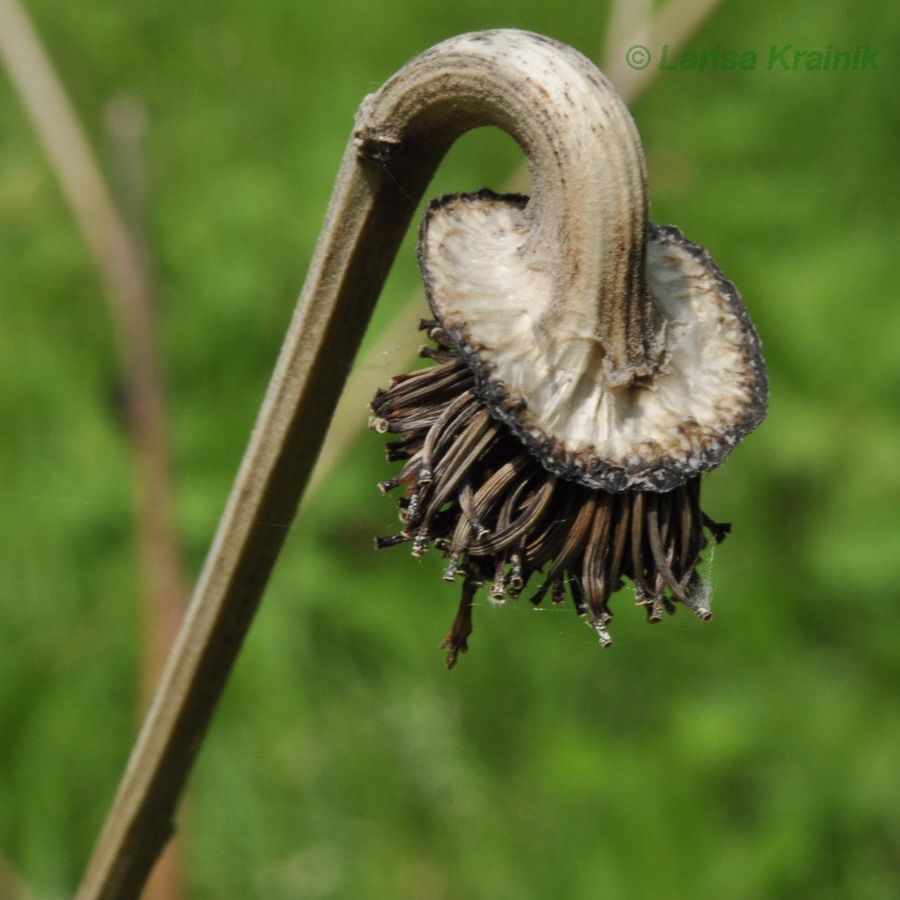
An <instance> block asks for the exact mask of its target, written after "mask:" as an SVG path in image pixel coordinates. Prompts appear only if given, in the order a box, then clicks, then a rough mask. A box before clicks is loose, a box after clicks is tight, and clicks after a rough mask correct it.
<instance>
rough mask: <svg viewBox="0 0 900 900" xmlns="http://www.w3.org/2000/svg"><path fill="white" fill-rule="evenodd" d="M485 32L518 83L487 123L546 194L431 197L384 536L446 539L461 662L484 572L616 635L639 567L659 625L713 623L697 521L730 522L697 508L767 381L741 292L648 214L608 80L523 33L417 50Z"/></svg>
mask: <svg viewBox="0 0 900 900" xmlns="http://www.w3.org/2000/svg"><path fill="white" fill-rule="evenodd" d="M486 44H489V45H491V46H490V65H489V67H488V68H489V70H490V74H491V76H492V77H495V76H496V72H497V71H505V72H507V74H506V81H508V82H510V83H511V82H513V81H514V80H516V79H517V81H516V82H515V86H514V88H513V89H511V90H509V91H507V92H506V93H505V94H503V98H502V106H498V105H492V104H491V103H489V102H488V101H487V100H485V96H484V92H483V91H482V93H481V94H478V95H477V96H476V95H474V94H473V96H472V98H471V102H472V103H473V104H474V105H475V106H476V107H482V109H481V111H480V112H479V114H478V115H477V116H474V115H473V121H475V123H476V124H478V123H479V120H480V119H484V118H486V119H488V120H490V121H494V120H496V119H500V120H501V121H502V123H503V124H504V126H505V127H507V128H508V130H510V131H511V132H512V133H513V134H514V136H516V138H517V139H518V140H519V142H520V143H521V144H522V146H523V147H524V148H525V150H526V154H527V155H528V158H529V161H530V162H531V164H532V171H533V174H534V180H535V195H534V196H533V197H532V198H531V199H529V198H526V197H522V196H518V195H507V196H499V195H496V194H494V193H493V192H491V191H487V190H484V191H480V192H478V193H475V194H455V195H450V196H447V197H443V198H441V199H439V200H437V201H434V202H432V204H431V205H430V207H429V209H428V211H427V212H426V215H425V220H424V222H423V227H422V230H421V234H420V241H419V264H420V268H421V270H422V275H423V278H424V281H425V286H426V293H427V297H428V302H429V305H430V307H431V311H432V315H433V319H430V320H428V321H426V322H423V324H422V327H423V328H424V329H425V330H426V331H427V332H428V335H429V337H430V338H431V340H432V341H433V346H432V347H427V348H423V350H422V355H423V356H424V357H426V358H429V359H431V360H432V362H433V365H431V366H430V367H428V368H426V369H423V370H421V371H418V372H413V373H410V374H407V375H402V376H400V377H398V378H394V379H393V380H392V383H391V385H390V387H389V388H388V389H387V390H385V391H379V392H378V394H377V395H376V397H375V399H374V400H373V402H372V404H371V409H372V412H373V414H374V415H373V418H372V422H371V424H372V427H373V428H374V429H375V430H376V431H378V432H380V433H390V434H395V435H398V436H399V437H398V439H397V440H394V441H392V442H391V443H389V444H388V446H387V454H388V459H389V460H391V461H402V462H403V463H404V466H403V468H402V470H401V472H400V474H399V475H398V476H397V477H396V478H394V479H392V480H391V481H387V482H385V483H383V484H382V485H381V487H382V489H383V490H384V491H390V490H393V489H395V488H403V495H402V496H401V498H400V499H399V501H398V505H399V507H400V517H401V521H402V522H403V528H402V531H401V532H400V533H399V534H397V535H394V536H393V537H389V538H383V539H380V540H379V541H378V546H380V547H384V546H389V545H393V544H397V543H401V542H411V543H412V552H413V554H414V555H421V554H422V553H423V552H424V551H425V550H426V548H427V547H429V546H431V545H434V546H435V547H437V548H438V549H439V550H441V551H442V552H443V553H444V554H445V555H446V557H447V559H448V565H447V569H446V571H445V574H444V577H445V578H446V579H447V580H454V579H456V578H457V577H460V578H461V579H462V583H463V587H462V599H461V602H460V607H459V612H458V614H457V617H456V620H455V622H454V623H453V627H452V628H451V631H450V633H449V635H448V637H447V639H446V640H445V642H444V644H443V645H442V646H444V647H446V648H448V659H447V664H448V666H452V665H453V664H454V663H455V661H456V658H457V656H458V654H459V653H460V652H462V651H465V650H466V649H467V639H468V637H469V635H470V634H471V631H472V624H471V619H472V604H473V598H474V596H475V593H476V591H477V590H478V588H479V587H481V586H482V585H484V584H485V583H490V584H491V588H490V596H491V599H492V600H493V601H494V602H497V603H500V602H503V601H504V599H505V598H506V597H518V596H519V595H520V594H521V593H522V592H523V591H524V590H525V589H526V586H528V585H529V584H531V585H532V587H533V588H534V590H533V593H532V594H531V600H532V602H533V603H536V604H537V603H541V602H542V601H543V600H544V598H545V597H546V596H547V595H548V594H549V595H550V599H551V600H552V601H553V602H554V603H559V602H562V601H563V599H564V598H565V597H566V596H567V595H568V596H570V597H571V599H572V601H573V603H574V605H575V609H576V610H577V612H578V613H579V614H580V615H583V616H586V617H587V621H588V624H590V625H591V626H592V627H593V628H594V629H595V630H596V632H597V634H598V636H599V638H600V641H601V643H602V644H603V645H604V646H605V645H608V644H609V643H610V637H609V633H608V624H609V621H610V619H611V617H612V613H611V611H610V608H609V599H610V596H611V595H612V594H613V593H614V592H616V591H617V590H619V589H620V588H621V587H622V586H623V585H624V583H625V580H626V579H627V580H630V581H631V582H632V583H633V585H634V592H635V599H636V601H637V603H638V604H639V605H642V606H644V607H645V608H646V610H647V615H648V618H649V620H650V621H651V622H655V621H658V620H659V619H661V618H662V613H663V611H668V612H673V611H674V609H675V607H676V605H677V604H679V603H680V604H683V605H685V606H687V607H688V608H689V609H691V610H692V611H693V612H694V613H696V614H697V615H698V616H700V617H701V618H704V619H708V618H709V617H710V611H709V605H708V602H707V592H706V589H705V588H704V586H703V584H702V582H701V579H700V576H699V575H698V573H697V566H698V563H699V562H700V554H701V552H702V551H703V549H704V547H705V546H706V545H707V537H706V533H705V532H706V531H708V532H709V533H710V534H711V535H712V536H713V537H714V538H715V540H717V541H721V540H722V539H723V537H724V536H725V534H726V533H727V532H728V530H729V527H728V526H726V525H718V524H716V523H714V522H713V521H712V520H710V519H709V518H708V517H707V516H705V515H704V514H703V512H702V511H701V509H700V476H701V473H702V472H704V471H707V470H709V469H712V468H714V467H716V466H718V465H721V463H722V462H723V460H724V458H725V457H726V455H727V454H728V453H729V451H730V450H731V449H732V448H733V447H734V446H735V445H736V444H737V443H738V441H740V440H741V439H742V438H743V437H744V436H745V435H746V434H747V433H748V432H749V431H750V430H751V429H753V428H754V427H756V425H758V424H759V422H760V421H762V418H763V417H764V415H765V408H766V393H767V386H766V377H765V369H764V365H763V362H762V357H761V355H760V349H759V341H758V339H757V336H756V333H755V331H754V329H753V326H752V324H751V322H750V319H749V317H748V315H747V313H746V310H745V308H744V306H743V303H742V302H741V299H740V295H739V294H738V292H737V290H736V289H735V288H734V286H733V285H732V284H731V283H730V282H729V281H728V280H727V279H726V278H725V277H724V276H723V275H722V273H721V272H720V271H719V269H718V267H717V266H716V265H715V263H714V262H713V261H712V259H711V258H710V257H709V254H707V253H706V251H705V250H703V248H702V247H700V246H698V245H697V244H694V243H691V242H690V241H688V240H686V239H685V238H684V237H683V236H682V235H681V233H680V232H679V231H678V229H676V228H672V227H658V226H655V225H653V224H651V223H649V222H648V220H647V198H646V174H645V171H644V162H643V153H642V150H641V147H640V141H639V139H638V137H637V132H636V129H635V127H634V123H633V122H632V120H631V118H630V116H629V115H628V112H627V110H626V109H625V107H624V105H623V104H622V102H621V100H620V99H619V98H618V97H617V95H616V94H615V92H614V91H613V90H612V88H611V87H610V85H609V83H608V82H607V81H606V79H604V78H603V76H602V75H601V74H600V73H599V72H598V71H597V70H596V69H595V68H594V67H593V66H592V65H591V64H590V63H589V62H588V61H587V60H585V59H584V58H583V57H581V56H580V55H578V54H576V53H575V52H574V51H572V50H571V49H569V48H565V47H562V45H558V44H555V42H551V41H548V40H547V39H545V38H535V36H529V35H525V36H523V35H522V33H519V32H512V33H507V32H488V33H485V34H482V35H471V36H463V37H462V38H457V39H454V40H453V41H452V42H447V44H446V45H439V47H438V48H435V49H434V50H433V51H430V54H432V57H433V58H430V57H429V55H428V54H426V55H424V56H423V57H421V58H420V59H425V60H426V61H428V65H434V66H436V67H438V68H440V66H445V65H447V64H446V62H445V60H444V58H443V57H442V56H441V55H440V52H439V51H442V48H443V52H445V53H449V54H450V58H451V59H452V61H453V63H454V64H457V63H458V61H459V58H460V56H461V54H463V53H472V54H474V55H475V56H476V57H477V58H478V59H479V60H483V59H484V58H485V57H486V49H485V45H486ZM410 65H411V66H412V65H413V64H410ZM426 68H427V67H426ZM463 81H464V79H460V83H462V82H463ZM389 85H390V83H389ZM463 93H464V95H465V96H468V95H467V94H465V91H464V92H463ZM475 94H477V92H475ZM420 100H421V98H420ZM497 104H500V101H497ZM516 104H518V106H515V105H516ZM511 106H513V107H515V108H510V107H511ZM461 108H462V109H464V108H465V104H464V103H462V101H461ZM483 108H487V112H485V111H484V109H483ZM498 109H499V111H498ZM426 118H427V117H426ZM468 127H471V124H469V126H468ZM548 170H549V174H547V171H548ZM535 585H536V586H535Z"/></svg>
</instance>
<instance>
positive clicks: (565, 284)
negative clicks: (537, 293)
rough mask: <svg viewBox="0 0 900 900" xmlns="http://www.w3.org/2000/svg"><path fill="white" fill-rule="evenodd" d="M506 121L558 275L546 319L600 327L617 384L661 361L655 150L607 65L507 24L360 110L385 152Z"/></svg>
mask: <svg viewBox="0 0 900 900" xmlns="http://www.w3.org/2000/svg"><path fill="white" fill-rule="evenodd" d="M483 125H493V126H496V127H498V128H501V129H503V130H504V131H506V132H507V133H508V134H509V135H510V136H511V137H513V138H514V139H515V140H516V141H517V142H518V143H519V145H520V146H521V147H522V149H523V151H524V152H525V156H526V158H527V160H528V163H529V166H530V168H531V174H532V182H533V185H534V188H533V195H532V198H531V201H530V203H529V206H528V217H529V218H530V220H531V221H532V223H533V226H532V231H531V234H530V237H529V239H528V241H527V243H526V245H525V246H524V247H523V254H524V255H526V256H527V257H528V258H529V261H530V263H531V264H532V265H533V266H534V267H535V268H538V269H541V270H543V271H545V272H548V273H550V274H551V284H552V285H553V297H552V298H549V301H550V302H549V305H548V308H547V310H546V312H545V313H544V314H543V316H542V318H541V322H540V325H539V327H540V328H541V329H542V330H543V331H544V332H545V333H546V334H548V335H551V336H558V332H559V329H560V328H561V327H563V326H562V323H563V322H564V323H565V326H564V329H565V332H566V333H567V334H569V333H571V334H576V335H579V336H581V337H584V336H593V337H595V338H597V339H598V340H599V342H600V343H601V344H602V346H603V348H604V350H605V353H606V356H607V358H608V361H607V363H606V365H607V368H608V370H609V371H610V372H611V373H613V380H614V381H618V382H621V383H625V384H627V383H628V382H630V381H631V380H632V379H633V378H634V377H639V376H640V375H644V374H648V373H649V372H650V371H652V369H653V368H654V366H655V364H656V358H655V354H654V350H655V344H654V338H655V323H654V321H653V311H652V308H651V307H650V304H649V297H648V295H647V289H646V285H645V283H644V276H643V267H644V252H645V240H646V230H647V190H646V172H645V168H644V156H643V151H642V149H641V144H640V139H639V137H638V134H637V130H636V128H635V126H634V122H633V121H632V118H631V116H630V115H629V113H628V110H627V109H626V107H625V105H624V103H622V101H621V100H620V98H619V97H618V95H617V94H616V92H615V90H614V89H613V88H612V86H611V85H610V83H609V82H608V81H607V79H606V78H605V77H604V76H603V75H602V74H601V73H600V72H599V71H598V70H597V68H596V67H595V66H594V65H593V63H591V62H590V61H589V60H587V59H586V58H585V57H583V56H582V55H581V54H579V53H577V52H576V51H575V50H573V49H571V48H570V47H566V46H565V45H563V44H559V43H557V42H556V41H553V40H550V39H549V38H544V37H541V36H539V35H533V34H528V33H525V32H520V31H511V30H499V31H491V32H482V33H477V34H468V35H461V36H459V37H456V38H451V39H450V40H448V41H444V42H443V43H441V44H438V45H437V46H435V47H433V48H432V49H431V50H429V51H427V52H426V53H423V54H422V55H421V56H419V57H417V58H416V59H414V60H413V61H412V62H410V63H409V64H408V65H406V66H405V67H404V68H403V69H402V70H401V71H400V72H398V73H397V74H396V75H395V76H394V77H393V78H391V79H390V80H389V81H388V82H387V83H386V84H385V85H384V87H382V88H381V90H379V91H378V92H377V93H376V94H373V95H371V96H370V97H368V98H367V100H366V102H365V103H364V104H363V106H362V108H361V110H360V117H359V127H358V131H357V135H358V139H359V141H360V146H361V148H362V149H363V152H367V153H368V154H369V155H371V156H372V157H373V158H375V159H381V160H384V159H390V158H391V155H392V151H393V149H394V148H395V147H400V146H416V147H417V148H419V149H420V151H421V152H422V153H423V156H427V157H430V158H433V157H435V156H436V157H437V158H438V159H439V158H440V157H441V156H443V154H444V153H445V152H446V150H447V148H448V147H449V146H450V144H451V143H452V142H453V141H454V140H455V139H456V138H457V137H458V136H459V135H460V134H462V133H463V132H465V131H468V130H470V129H472V128H476V127H479V126H483Z"/></svg>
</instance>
